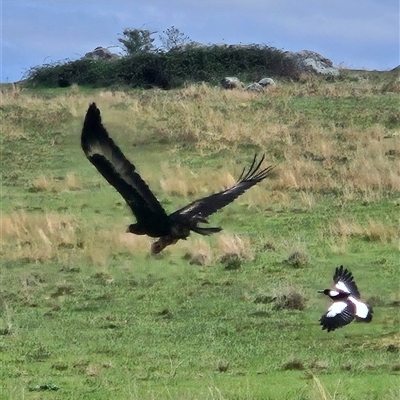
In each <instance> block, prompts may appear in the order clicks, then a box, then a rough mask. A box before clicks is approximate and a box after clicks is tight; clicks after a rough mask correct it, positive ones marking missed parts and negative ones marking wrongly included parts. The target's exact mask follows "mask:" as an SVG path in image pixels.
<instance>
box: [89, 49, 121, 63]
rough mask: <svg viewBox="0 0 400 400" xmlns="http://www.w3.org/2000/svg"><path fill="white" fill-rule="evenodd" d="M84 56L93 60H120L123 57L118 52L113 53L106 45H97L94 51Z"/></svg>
mask: <svg viewBox="0 0 400 400" xmlns="http://www.w3.org/2000/svg"><path fill="white" fill-rule="evenodd" d="M82 58H89V59H92V60H118V59H119V58H121V57H120V56H119V55H118V54H115V53H111V51H110V50H108V49H107V48H105V47H101V46H100V47H96V48H95V49H94V50H93V51H89V53H86V54H85V55H84V56H83V57H82Z"/></svg>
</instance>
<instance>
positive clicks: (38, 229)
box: [0, 212, 79, 261]
mask: <svg viewBox="0 0 400 400" xmlns="http://www.w3.org/2000/svg"><path fill="white" fill-rule="evenodd" d="M0 226H1V247H2V253H3V257H4V259H6V260H16V259H28V260H35V261H36V260H41V261H43V260H48V259H52V258H59V257H62V255H61V253H60V252H59V250H60V249H61V250H62V249H72V248H75V247H79V238H78V237H77V234H76V229H75V222H74V219H73V217H71V216H65V215H59V214H52V213H49V214H46V215H43V214H37V215H31V214H27V213H24V212H20V213H13V214H9V215H2V216H1V219H0Z"/></svg>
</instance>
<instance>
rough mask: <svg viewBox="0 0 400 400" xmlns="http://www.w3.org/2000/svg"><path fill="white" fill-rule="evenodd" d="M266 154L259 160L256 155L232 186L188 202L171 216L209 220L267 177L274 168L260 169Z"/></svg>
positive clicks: (200, 220) (201, 220) (202, 220)
mask: <svg viewBox="0 0 400 400" xmlns="http://www.w3.org/2000/svg"><path fill="white" fill-rule="evenodd" d="M264 158H265V156H262V157H261V159H260V161H258V162H257V155H255V156H254V158H253V162H252V163H251V166H250V168H249V169H248V171H247V172H246V168H244V169H243V171H242V174H241V175H240V177H239V179H238V181H237V183H236V184H235V185H233V186H232V187H231V188H229V189H226V190H223V191H222V192H219V193H215V194H212V195H211V196H207V197H204V198H202V199H199V200H195V201H194V202H192V203H190V204H188V205H187V206H185V207H183V208H181V209H180V210H178V211H175V212H174V213H173V214H171V216H178V218H179V217H183V218H188V219H191V218H195V219H197V221H199V222H207V221H206V218H207V217H208V216H209V215H211V214H213V213H215V212H216V211H218V210H220V209H221V208H223V207H225V206H226V205H228V204H229V203H232V202H233V201H234V200H235V199H236V198H237V197H239V196H240V195H242V194H243V193H244V192H245V191H246V190H248V189H250V188H251V187H252V186H254V185H256V184H257V183H259V182H261V181H262V180H263V179H265V178H266V177H267V175H268V174H269V172H270V171H271V170H272V169H273V168H274V167H273V166H269V167H267V168H264V169H262V170H260V167H261V164H262V162H263V161H264Z"/></svg>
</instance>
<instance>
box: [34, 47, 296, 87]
mask: <svg viewBox="0 0 400 400" xmlns="http://www.w3.org/2000/svg"><path fill="white" fill-rule="evenodd" d="M228 75H234V76H239V77H240V78H241V79H242V80H247V81H255V80H259V79H260V78H262V77H265V76H280V77H290V78H294V77H295V66H294V63H293V61H292V59H290V58H289V57H287V56H286V55H285V53H284V52H282V51H281V50H277V49H275V48H271V47H267V46H258V45H254V46H244V47H239V46H227V47H222V46H208V47H199V48H190V47H188V48H187V49H184V50H182V49H181V50H170V51H168V52H139V53H138V54H136V55H133V56H126V57H123V58H120V59H118V60H93V59H86V58H81V59H79V60H76V61H65V62H58V63H55V64H45V65H42V66H36V67H33V68H31V69H30V70H29V71H28V73H27V82H28V83H29V84H31V85H33V86H52V87H55V86H69V85H72V84H74V83H76V84H78V85H90V86H95V87H107V86H111V85H129V86H132V87H149V86H157V87H162V88H164V89H168V88H172V87H179V86H181V85H183V84H184V83H188V82H198V81H205V82H210V83H214V84H216V83H218V82H219V81H220V79H221V77H223V76H228Z"/></svg>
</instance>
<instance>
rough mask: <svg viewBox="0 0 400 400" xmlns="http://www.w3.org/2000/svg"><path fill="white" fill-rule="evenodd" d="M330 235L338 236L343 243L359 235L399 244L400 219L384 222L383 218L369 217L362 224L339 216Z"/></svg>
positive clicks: (386, 242)
mask: <svg viewBox="0 0 400 400" xmlns="http://www.w3.org/2000/svg"><path fill="white" fill-rule="evenodd" d="M329 235H330V236H331V237H336V238H338V239H339V240H340V243H341V244H342V245H344V244H346V243H347V242H348V241H349V239H350V238H351V237H354V236H358V237H361V238H365V239H367V240H370V241H378V242H381V243H384V244H394V245H396V246H398V245H399V241H400V220H399V221H397V222H396V221H386V222H383V221H381V220H376V219H368V220H366V221H365V223H364V224H360V223H357V222H355V221H352V220H351V219H348V218H347V219H344V218H338V219H336V220H335V221H333V223H332V224H331V226H330V228H329Z"/></svg>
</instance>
